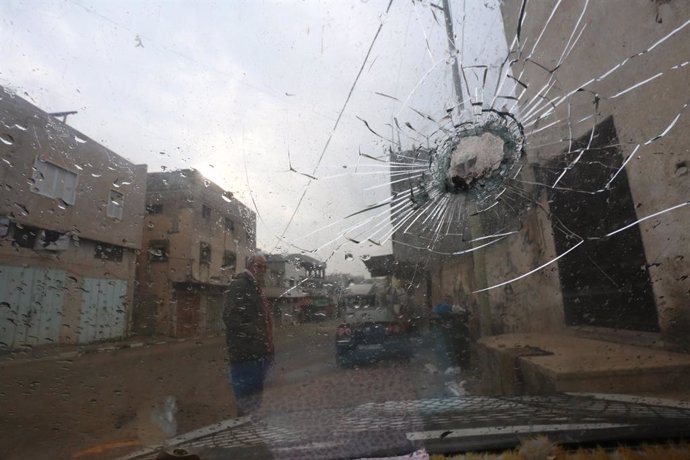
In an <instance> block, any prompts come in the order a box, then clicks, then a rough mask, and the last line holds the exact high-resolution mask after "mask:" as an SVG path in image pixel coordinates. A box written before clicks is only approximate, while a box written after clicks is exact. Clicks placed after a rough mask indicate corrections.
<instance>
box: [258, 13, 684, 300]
mask: <svg viewBox="0 0 690 460" xmlns="http://www.w3.org/2000/svg"><path fill="white" fill-rule="evenodd" d="M562 4H563V2H562V0H559V1H556V2H555V3H554V4H553V7H552V9H551V11H550V13H549V15H548V17H547V19H546V20H545V21H544V22H543V23H542V24H540V25H539V27H538V29H539V33H538V34H536V35H534V36H530V37H524V36H523V35H522V32H523V30H524V28H525V25H526V23H527V22H528V21H529V20H530V2H529V1H527V0H524V1H522V2H521V4H520V10H519V18H518V21H517V24H515V25H511V24H506V25H505V27H506V30H511V28H512V29H514V34H513V39H512V41H510V43H508V50H509V51H508V53H507V54H506V56H504V57H503V58H502V62H501V63H500V64H498V65H494V64H487V65H474V64H473V65H465V64H464V63H463V55H462V53H461V51H458V52H457V53H456V54H454V55H451V54H450V53H449V51H448V49H447V48H446V49H445V50H432V49H431V48H430V47H429V39H430V36H431V35H433V34H445V29H444V28H443V19H439V17H440V18H442V15H443V11H442V10H441V9H440V7H439V6H437V5H436V4H434V3H433V2H428V1H413V2H412V3H411V4H407V3H405V4H403V3H400V4H396V5H395V6H394V5H393V1H391V2H390V3H389V4H388V7H387V9H386V10H385V12H383V13H382V16H381V22H380V25H379V27H378V29H377V30H376V31H375V33H374V35H373V39H372V40H371V43H370V46H369V48H368V50H367V53H366V55H365V56H364V58H363V61H362V66H361V68H360V69H359V73H358V74H357V77H356V78H355V80H354V81H353V83H352V86H351V88H350V91H349V93H348V94H347V96H346V98H345V101H344V104H343V106H342V108H341V109H340V111H339V114H338V117H337V119H336V121H335V124H334V127H333V130H332V132H331V133H330V135H329V137H328V139H327V141H326V143H325V145H324V147H323V150H322V152H321V155H320V157H319V159H318V161H317V163H316V165H315V167H314V168H313V171H312V172H311V174H307V173H304V172H300V171H297V170H295V169H294V168H293V167H292V163H291V162H290V158H289V153H288V162H290V170H291V172H292V173H294V174H300V175H302V176H305V177H307V178H308V182H307V184H306V186H305V188H304V190H303V192H302V195H301V197H300V200H299V201H298V203H297V205H296V207H295V208H294V209H293V212H292V214H291V217H290V219H289V221H288V222H287V224H286V226H285V228H284V230H283V231H282V233H281V234H280V235H276V237H275V240H276V244H275V246H274V248H273V250H288V249H289V250H299V251H301V252H305V253H315V254H318V255H320V256H322V258H323V259H324V260H325V261H326V262H328V261H329V260H330V259H331V258H333V257H334V256H336V255H337V254H340V250H341V249H342V248H343V247H345V246H346V245H349V244H357V245H360V244H365V243H366V244H370V245H371V244H373V245H375V246H383V245H385V244H386V243H388V242H389V241H390V240H391V239H395V240H396V243H397V244H400V245H403V246H407V247H408V248H409V249H410V250H412V251H416V254H417V257H418V263H419V264H421V265H424V264H425V263H428V262H429V261H430V260H431V259H432V258H433V257H437V256H458V257H460V256H464V255H467V254H471V253H472V252H473V251H478V250H481V249H483V248H485V247H487V246H490V245H493V244H496V243H498V242H500V241H504V240H505V239H506V238H515V237H517V236H518V235H520V233H521V230H522V228H523V225H522V220H523V217H524V215H525V211H528V210H530V209H531V210H534V211H536V212H539V213H543V214H544V215H545V216H546V218H547V219H548V220H549V221H551V223H552V225H554V229H555V230H557V231H560V232H563V233H564V234H565V235H567V238H568V240H569V241H570V242H571V245H570V247H569V248H567V249H566V250H564V251H561V252H560V253H559V254H557V255H556V256H555V257H553V258H552V259H550V260H548V261H546V262H545V263H544V264H542V265H539V266H535V267H533V269H531V270H529V271H526V272H525V273H521V274H519V275H518V276H516V277H514V278H511V279H507V280H505V281H503V282H501V283H497V284H494V285H491V286H486V287H483V288H481V289H478V290H477V291H475V292H481V291H486V290H489V289H494V288H497V287H500V286H504V285H506V284H509V283H512V282H515V281H517V280H520V279H522V278H525V277H527V276H530V275H532V274H534V273H536V272H538V271H539V270H541V269H543V268H545V267H547V266H549V265H551V264H553V263H555V262H557V261H558V260H559V259H560V258H562V257H564V256H566V255H567V254H568V253H570V252H571V251H573V250H574V249H576V248H577V247H578V246H580V245H581V244H583V243H585V242H586V241H587V240H588V239H592V238H609V237H612V236H614V235H616V234H618V233H620V232H623V231H625V230H627V229H629V228H631V227H634V226H635V225H637V224H638V223H640V222H642V221H645V220H648V219H652V218H656V217H659V216H662V215H663V214H665V213H668V212H672V211H675V210H677V209H679V208H682V207H684V206H687V205H688V204H689V203H690V202H688V201H687V200H686V201H683V202H680V203H677V204H674V205H673V206H670V207H668V208H665V209H658V210H656V211H655V212H653V213H651V214H648V215H644V216H638V219H637V220H634V221H631V222H629V223H627V224H625V225H624V226H621V227H620V228H616V229H612V230H610V231H609V232H607V233H606V234H595V232H592V233H591V234H578V233H575V232H572V231H571V230H570V229H568V228H567V227H566V226H565V225H562V223H559V222H558V220H557V219H555V220H554V219H553V216H552V214H551V213H550V211H549V210H548V209H546V208H545V207H544V206H543V205H542V204H541V203H540V202H539V200H538V195H539V194H540V193H541V192H542V191H544V190H547V189H548V190H556V191H568V192H573V193H586V194H592V195H596V194H600V193H604V192H606V191H607V190H609V189H610V188H611V186H612V185H613V184H615V181H616V180H617V179H620V177H621V172H622V171H624V170H625V168H626V166H628V164H629V162H630V161H631V160H632V159H633V158H635V156H637V155H644V154H645V153H648V151H649V146H651V145H653V144H654V143H656V142H657V141H659V140H660V139H662V138H664V137H665V136H666V135H667V134H668V133H669V132H671V131H672V130H673V129H674V127H675V126H676V125H677V123H678V122H679V120H681V118H682V117H684V116H686V109H687V106H688V101H687V100H686V102H685V103H684V104H683V105H682V106H681V108H680V110H679V111H678V112H677V113H676V114H675V115H674V116H672V117H670V118H669V119H667V120H664V121H663V122H662V123H661V124H660V126H659V128H658V131H657V132H656V133H655V135H653V136H651V137H649V138H646V139H639V140H636V141H635V142H634V143H630V142H625V143H624V142H619V143H618V144H617V145H614V146H612V147H617V148H618V149H619V150H620V152H621V153H622V155H623V161H622V162H620V164H608V165H604V164H602V165H601V168H603V169H604V172H605V174H604V180H602V181H601V182H600V183H598V184H597V186H596V187H595V188H591V189H583V188H572V187H569V185H568V184H569V181H568V175H569V173H570V172H571V171H572V170H573V168H574V167H575V166H576V165H578V163H580V162H583V161H586V160H585V159H586V154H587V152H588V151H590V150H592V149H590V147H592V144H593V140H594V138H595V137H596V136H597V131H596V127H597V125H598V124H599V123H600V122H601V121H602V119H601V117H600V116H599V112H600V108H601V107H602V106H604V105H605V104H607V103H609V102H610V101H614V100H616V99H618V98H626V97H635V92H636V91H638V90H639V88H641V87H644V86H645V85H652V84H661V83H659V81H663V79H661V80H660V78H661V77H662V76H663V75H664V74H666V73H669V72H684V71H687V66H688V61H683V62H677V63H675V64H674V65H673V66H671V67H670V68H666V69H649V75H648V76H645V77H642V78H640V79H637V80H636V81H634V82H633V83H632V84H628V85H627V86H625V87H622V88H620V89H619V90H617V91H615V92H613V93H610V94H609V93H602V94H599V93H598V92H597V91H596V86H597V83H600V82H605V81H609V80H611V79H616V78H619V77H620V75H621V74H625V72H626V69H627V68H629V67H630V65H629V64H630V63H631V62H632V61H634V60H640V59H645V57H646V56H647V55H649V54H651V53H661V52H663V47H664V43H665V42H666V41H668V40H670V39H671V38H672V37H674V36H675V35H676V34H678V33H680V32H681V31H683V30H684V29H686V28H687V27H688V26H690V19H687V20H684V22H681V24H680V25H679V26H678V27H676V28H675V29H673V30H672V31H671V32H669V33H668V34H666V35H665V36H663V37H661V38H659V39H658V40H656V41H653V42H652V43H649V45H648V46H646V47H643V48H642V49H639V50H635V51H634V52H633V53H631V54H630V55H628V56H627V57H626V58H624V59H623V60H620V61H618V62H614V63H613V64H612V65H611V67H610V68H608V69H607V70H606V71H605V72H603V73H601V74H597V75H592V76H591V77H590V78H588V79H586V80H585V81H582V82H581V83H579V84H576V85H571V86H569V87H562V85H561V83H560V81H561V78H559V77H560V73H562V70H561V69H562V67H563V65H564V63H566V62H567V61H568V59H569V57H570V56H571V54H572V53H573V50H576V49H577V47H578V46H580V44H581V43H582V42H583V38H584V37H586V36H587V33H588V23H587V21H586V20H585V18H586V17H587V11H588V8H589V7H590V1H589V0H584V1H581V2H579V4H578V5H579V8H580V14H579V15H576V16H567V20H568V21H569V25H568V30H567V34H566V36H567V37H568V38H567V40H565V41H564V43H563V44H562V48H561V50H560V53H559V57H558V60H557V61H556V62H554V63H549V64H547V63H544V64H542V63H540V62H539V61H538V60H537V59H536V56H538V55H539V50H540V46H542V45H543V42H542V39H543V37H544V35H545V34H546V32H547V31H548V29H549V27H550V26H551V27H553V25H552V23H553V22H554V18H558V15H559V12H560V10H562V9H563V8H562V6H563V5H562ZM451 5H452V10H453V11H455V12H456V14H462V15H463V19H466V20H467V21H471V18H469V17H467V18H466V17H465V16H464V11H465V5H464V2H456V4H453V3H451ZM392 7H393V8H395V7H397V8H411V12H410V14H414V15H415V16H417V17H419V16H420V15H431V16H433V18H434V21H433V22H432V24H433V26H432V28H431V29H428V30H426V29H424V28H421V29H420V39H421V40H426V43H427V51H428V54H429V57H430V59H431V60H432V61H433V64H432V65H430V66H429V68H428V69H427V71H426V72H425V73H424V75H423V77H422V79H421V80H420V81H418V82H417V84H416V85H415V86H414V87H413V88H410V89H409V91H407V92H406V91H401V94H400V95H397V94H396V95H390V94H385V93H383V92H376V94H375V95H376V96H377V97H380V98H384V99H387V100H390V101H392V102H394V103H395V104H396V106H397V110H396V112H395V113H394V114H393V115H392V116H391V119H390V120H388V121H383V122H382V121H381V120H376V121H373V120H366V119H364V118H361V117H359V116H358V115H357V114H351V115H352V116H353V117H356V118H357V119H358V120H359V121H360V122H361V123H362V124H363V125H364V126H365V127H366V129H367V130H368V131H369V132H370V133H371V135H372V136H374V139H375V145H377V146H378V150H369V151H362V150H360V152H359V155H358V157H357V158H356V159H353V164H354V169H355V172H348V173H345V174H343V175H350V176H355V177H365V176H371V175H376V176H377V177H380V176H381V175H382V173H384V174H387V176H388V180H387V181H385V182H382V183H379V184H377V185H375V186H371V187H369V188H365V189H364V191H365V192H367V191H373V190H376V189H382V188H383V189H390V190H391V193H390V195H389V196H387V197H386V198H384V199H381V200H378V201H376V202H374V203H371V204H370V205H369V206H366V207H365V208H363V209H360V210H358V211H357V212H354V213H351V214H349V215H343V216H335V217H337V219H335V220H334V221H333V222H330V223H329V224H327V225H325V226H322V227H320V228H317V229H315V230H313V231H312V232H310V233H308V234H306V235H303V236H301V237H299V238H297V239H292V240H288V239H287V238H286V237H285V235H286V234H287V232H288V230H289V228H290V226H291V224H292V223H293V221H294V219H295V218H298V216H299V212H300V208H301V206H302V204H303V201H304V199H305V197H307V196H308V194H309V193H310V188H311V186H312V184H313V183H314V182H317V181H320V182H327V181H328V180H331V179H333V178H334V177H337V176H329V175H322V176H319V174H318V172H319V168H320V166H321V164H322V162H323V161H324V160H327V159H328V149H329V145H330V142H331V139H332V137H333V134H334V133H336V132H337V130H338V126H339V123H340V121H341V118H342V117H343V115H344V114H345V113H347V111H348V109H349V107H348V104H349V102H350V99H351V97H352V94H353V93H355V92H356V91H357V90H358V84H359V83H360V79H361V78H365V77H363V73H365V72H363V71H364V70H365V69H366V68H367V66H370V65H371V62H370V60H371V59H375V57H374V56H375V55H376V42H377V39H378V38H379V37H380V35H381V34H382V33H385V27H386V15H387V14H388V13H389V12H390V10H391V8H392ZM490 7H493V8H496V7H498V5H493V6H490ZM463 33H464V26H463V27H462V30H461V31H460V33H457V31H456V37H457V38H456V46H457V48H458V50H462V49H463V46H462V42H463V39H464V37H463ZM496 33H503V31H501V30H496ZM506 35H508V36H510V34H506ZM458 42H459V43H458ZM456 59H457V60H458V64H459V68H460V75H461V86H462V93H463V94H462V96H461V97H457V96H456V95H455V94H454V93H453V90H452V83H451V78H452V76H451V74H452V72H451V69H452V67H453V66H454V65H455V62H456ZM550 64H551V65H550ZM527 71H529V72H532V73H535V72H539V73H541V81H540V82H539V84H536V83H535V82H537V81H539V78H533V79H532V83H530V84H527V83H525V82H524V81H523V76H524V75H525V73H526V72H527ZM440 80H445V83H439V81H440ZM624 80H625V79H621V81H624ZM427 86H428V87H429V88H437V89H438V90H439V91H443V92H445V94H444V100H445V102H444V103H442V104H438V102H436V103H435V105H434V106H427V107H424V106H422V104H423V102H420V101H418V100H415V94H417V93H418V92H420V88H424V87H427ZM583 97H585V98H588V104H587V106H588V107H590V109H589V113H586V114H581V113H575V109H574V107H575V106H578V107H581V106H582V104H581V98H583ZM679 97H680V98H686V99H687V97H688V94H681V95H679ZM492 120H493V121H496V120H498V121H499V122H501V123H506V131H508V132H512V136H513V137H514V139H518V140H519V141H520V142H521V141H522V140H523V139H522V136H524V146H521V148H520V150H521V151H520V152H519V155H518V156H517V158H516V160H515V162H514V164H510V165H509V167H508V168H507V169H505V170H504V171H503V173H502V174H500V175H494V176H492V177H491V178H489V179H488V180H487V181H486V182H487V184H485V185H486V189H485V190H484V193H481V194H453V193H449V192H447V191H445V190H443V189H442V187H438V186H436V185H437V184H438V179H437V178H435V177H434V176H435V174H436V175H438V172H437V171H435V170H434V167H435V165H437V164H438V162H439V159H442V158H441V157H442V156H443V155H444V153H443V152H444V151H445V150H447V149H448V148H449V145H451V146H452V145H454V144H453V139H456V138H458V137H459V136H460V137H462V136H463V135H467V134H466V132H467V131H468V130H470V131H471V130H477V131H480V132H481V131H482V127H483V126H485V125H486V124H487V123H490V122H491V121H492ZM507 122H511V123H507ZM583 125H586V126H588V127H589V132H590V137H589V139H588V141H587V142H586V145H584V146H578V145H576V139H575V137H574V135H573V132H574V131H575V129H576V128H579V127H581V126H583ZM564 129H565V130H566V132H567V133H568V135H567V136H566V137H562V136H561V133H562V132H563V130H564ZM518 131H519V132H518ZM388 132H390V134H386V133H388ZM463 132H465V134H463ZM537 148H539V149H544V148H549V149H552V154H551V157H552V158H556V159H559V160H560V163H562V165H561V166H559V167H558V168H556V167H554V164H555V162H554V161H548V162H547V161H543V160H541V159H540V158H531V155H530V151H531V149H537ZM535 162H536V163H538V164H536V165H535V164H534V163H535ZM528 163H530V165H531V166H532V167H533V168H534V169H535V170H536V176H537V177H530V176H531V175H530V174H524V166H525V165H526V164H528ZM349 166H350V168H352V165H349ZM343 167H346V166H345V165H343ZM436 168H437V166H436ZM489 185H491V186H489ZM487 190H488V192H487ZM259 211H260V210H259V209H257V213H258V217H259V219H262V216H261V213H260V212H259ZM477 229H481V231H480V233H479V234H477ZM324 234H326V235H329V237H328V238H326V239H325V242H324V243H320V244H319V245H318V246H310V244H309V243H310V241H313V240H315V237H316V236H317V235H324ZM320 241H321V240H320Z"/></svg>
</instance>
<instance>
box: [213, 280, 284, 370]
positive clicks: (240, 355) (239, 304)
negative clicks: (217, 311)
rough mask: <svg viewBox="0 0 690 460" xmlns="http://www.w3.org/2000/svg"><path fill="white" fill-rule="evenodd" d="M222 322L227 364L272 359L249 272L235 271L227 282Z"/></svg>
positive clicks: (257, 292) (254, 284) (262, 309)
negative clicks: (228, 284)
mask: <svg viewBox="0 0 690 460" xmlns="http://www.w3.org/2000/svg"><path fill="white" fill-rule="evenodd" d="M223 321H224V322H225V339H226V342H227V345H228V354H229V356H230V362H231V363H232V362H237V361H248V360H253V359H259V358H264V357H269V358H270V359H272V358H273V356H272V354H273V351H272V350H271V345H270V344H271V339H270V338H269V337H268V329H267V324H266V317H265V316H264V307H263V304H262V302H261V295H260V294H259V288H258V287H257V284H256V280H255V279H254V277H253V276H252V275H250V274H249V273H247V272H242V273H239V274H237V275H236V276H235V278H234V279H233V280H232V282H231V283H230V286H229V288H228V290H227V292H226V294H225V305H224V309H223Z"/></svg>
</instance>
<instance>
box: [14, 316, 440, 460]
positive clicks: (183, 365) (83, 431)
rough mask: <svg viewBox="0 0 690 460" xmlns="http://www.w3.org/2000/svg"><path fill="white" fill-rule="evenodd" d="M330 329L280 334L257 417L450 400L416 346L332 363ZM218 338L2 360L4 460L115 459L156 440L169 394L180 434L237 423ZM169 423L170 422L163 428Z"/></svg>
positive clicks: (429, 355)
mask: <svg viewBox="0 0 690 460" xmlns="http://www.w3.org/2000/svg"><path fill="white" fill-rule="evenodd" d="M335 325H336V323H335V322H333V321H329V322H323V323H318V324H306V325H299V326H289V327H285V328H281V329H278V330H277V331H276V349H277V356H276V365H275V367H274V368H273V369H272V371H271V372H270V374H269V377H268V380H267V386H266V390H265V393H264V402H263V404H262V407H261V409H260V412H261V413H263V414H276V413H280V412H284V411H292V410H302V409H314V408H335V407H347V406H355V405H359V404H363V403H366V402H384V401H392V400H407V399H417V398H423V397H433V396H439V395H442V394H448V393H447V390H446V389H445V387H444V378H443V376H442V375H440V374H438V373H433V352H432V350H431V349H430V347H429V346H428V343H427V342H424V341H423V340H422V339H421V338H418V339H414V340H415V349H416V353H415V355H414V356H413V358H412V360H411V361H410V362H409V363H405V362H399V361H382V362H378V363H373V364H371V365H367V366H359V367H353V368H346V369H343V368H340V367H338V366H336V364H335V356H334V331H335ZM226 366H227V363H226V362H225V349H224V341H223V339H222V338H220V337H216V338H205V339H201V340H188V341H184V342H176V341H175V342H171V343H165V344H156V345H144V346H141V347H137V348H131V349H124V350H116V351H105V352H100V353H91V354H85V355H83V356H77V357H68V358H57V357H55V356H53V357H45V358H42V359H29V358H24V359H22V360H12V359H9V358H8V357H3V358H2V359H0V372H1V373H2V379H1V380H0V406H1V407H2V411H0V432H2V436H0V452H1V454H0V458H2V459H15V458H16V459H20V458H21V459H26V458H44V459H48V458H56V459H58V458H61V459H64V458H83V459H93V458H114V457H117V456H119V455H122V454H124V453H126V452H127V451H130V450H133V449H136V448H140V447H142V446H145V445H151V444H156V443H158V442H160V441H162V440H163V439H164V438H165V436H166V434H165V428H166V426H165V424H162V423H160V422H157V421H156V419H157V418H158V419H160V417H156V414H157V413H160V412H161V411H162V406H163V401H164V400H165V398H166V397H168V396H174V397H175V400H176V406H177V412H176V414H175V422H174V423H173V424H172V425H176V427H175V428H176V431H177V433H182V432H186V431H190V430H193V429H196V428H200V427H202V426H205V425H208V424H211V423H214V422H217V421H220V420H224V419H227V418H229V417H232V416H234V415H235V408H234V404H233V398H232V395H231V392H230V390H229V387H228V384H227V380H226ZM168 425H170V424H168Z"/></svg>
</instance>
